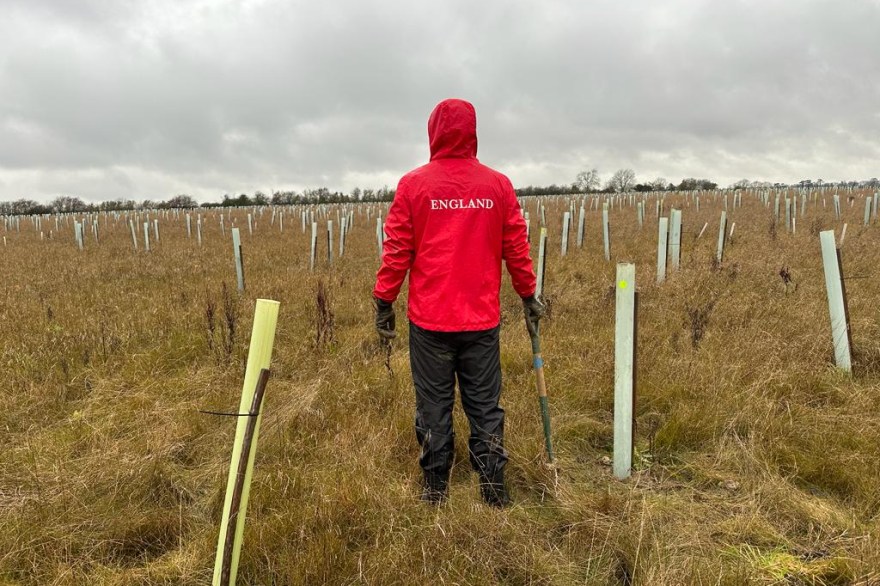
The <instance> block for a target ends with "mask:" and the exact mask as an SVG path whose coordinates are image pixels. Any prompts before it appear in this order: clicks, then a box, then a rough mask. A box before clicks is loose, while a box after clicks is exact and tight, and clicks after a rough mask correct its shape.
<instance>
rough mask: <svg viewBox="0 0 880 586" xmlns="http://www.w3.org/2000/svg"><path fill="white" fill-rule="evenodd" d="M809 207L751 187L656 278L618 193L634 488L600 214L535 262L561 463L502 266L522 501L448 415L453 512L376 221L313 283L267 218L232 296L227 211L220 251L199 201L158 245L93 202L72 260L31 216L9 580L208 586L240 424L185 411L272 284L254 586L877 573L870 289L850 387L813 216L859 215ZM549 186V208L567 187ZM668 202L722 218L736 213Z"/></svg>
mask: <svg viewBox="0 0 880 586" xmlns="http://www.w3.org/2000/svg"><path fill="white" fill-rule="evenodd" d="M821 198H822V196H821V195H820V198H819V200H818V202H814V201H812V200H811V201H810V204H809V206H808V208H807V216H806V217H805V218H801V217H798V223H799V225H804V226H810V229H809V230H802V231H798V233H797V234H788V233H787V232H785V231H784V230H782V231H780V232H779V233H778V234H777V233H776V228H775V226H776V224H775V222H772V223H771V224H770V229H769V230H768V224H767V215H768V213H769V212H770V209H769V208H767V207H765V206H764V205H763V204H761V203H759V202H758V201H757V200H756V199H755V198H754V197H752V196H751V195H746V196H744V197H743V207H742V208H732V207H731V209H729V211H728V214H729V221H730V222H734V221H735V222H736V225H737V228H736V245H735V246H731V247H728V249H727V250H726V251H725V256H724V263H723V267H721V270H718V271H713V270H710V266H711V260H710V259H711V258H713V257H714V254H715V248H714V247H715V239H714V238H701V239H699V240H696V241H692V240H691V239H688V242H687V243H686V244H684V245H683V250H682V266H681V269H680V270H679V271H672V270H671V268H670V270H669V273H668V277H667V280H666V282H665V283H663V284H662V285H660V286H657V285H655V274H656V264H655V262H656V238H657V234H656V225H655V224H654V215H653V213H652V212H653V209H654V208H653V206H652V205H648V206H646V208H647V209H648V211H649V213H648V214H646V218H645V227H644V228H643V229H642V230H639V229H638V227H637V226H638V224H637V222H636V215H635V208H633V207H623V208H620V207H618V206H615V208H614V210H613V211H612V212H611V221H612V223H613V225H614V234H613V238H614V242H613V246H612V250H614V254H615V257H616V258H617V259H620V260H627V261H632V262H635V263H636V266H637V271H638V274H637V284H638V285H639V298H640V301H639V303H640V306H639V320H640V321H639V359H638V392H639V398H638V402H637V412H636V417H637V420H638V425H637V430H638V432H637V433H638V435H637V437H636V458H635V459H634V461H635V462H636V470H635V473H634V475H633V477H632V479H630V480H629V481H627V482H618V481H615V480H614V479H613V477H612V475H611V472H610V469H609V468H608V467H607V466H606V465H604V462H606V461H607V458H608V457H610V456H611V446H612V442H611V438H612V421H613V397H612V388H613V378H614V374H613V372H614V370H613V369H614V364H613V332H614V303H613V297H611V299H608V298H607V295H606V292H607V291H608V288H609V286H611V285H612V284H613V283H614V265H613V263H607V262H605V261H604V258H603V251H602V236H601V231H600V229H599V228H598V227H599V226H600V223H599V222H598V220H597V218H598V217H599V214H600V213H601V212H596V211H595V210H592V211H591V212H590V214H589V215H588V219H587V231H586V235H585V242H584V249H578V248H577V247H576V246H571V247H570V248H569V255H568V256H567V257H566V258H565V259H561V258H559V251H558V250H557V248H558V247H557V246H555V245H554V246H553V247H551V248H550V250H549V253H548V257H549V258H548V266H549V268H548V274H547V279H546V285H545V289H546V291H547V293H548V295H550V296H551V298H552V304H551V305H552V312H553V319H552V320H547V321H546V322H545V323H544V324H543V325H542V338H543V346H544V348H543V349H544V357H545V360H546V373H547V381H548V389H549V394H550V404H551V414H552V419H553V425H554V440H555V448H556V451H557V453H558V458H559V469H558V475H557V474H552V473H551V472H550V471H548V470H546V469H545V468H544V467H543V466H542V465H541V460H542V451H543V443H542V432H541V422H540V416H539V413H538V408H537V401H536V398H535V395H534V390H533V389H534V382H533V380H532V374H531V370H530V364H531V362H530V348H529V342H528V338H527V336H526V332H525V327H524V326H523V324H522V321H521V313H520V312H521V309H520V307H519V300H518V299H517V298H516V297H515V295H514V294H513V292H512V290H511V289H510V287H509V285H507V284H505V285H504V289H503V298H502V306H503V308H504V314H505V322H504V326H503V328H502V348H503V350H502V368H503V370H504V380H505V383H504V384H505V390H504V394H503V396H502V399H503V405H504V407H505V409H506V411H507V417H508V422H507V446H508V448H509V450H510V453H511V463H510V466H509V476H510V481H511V484H512V492H513V494H514V498H515V500H516V505H515V506H514V507H513V508H511V509H509V510H504V511H496V510H494V509H488V508H486V507H483V506H482V505H480V503H479V497H478V493H477V486H476V480H475V479H474V478H473V476H472V475H471V473H470V471H469V469H468V466H467V447H466V439H467V438H466V436H467V433H466V420H465V419H464V416H463V414H462V413H461V412H460V409H457V410H456V416H455V425H456V429H457V430H458V438H457V445H456V449H457V452H458V453H457V458H456V461H457V462H458V463H457V464H456V466H455V468H454V470H453V479H452V487H451V496H450V500H449V503H448V504H447V505H446V506H445V507H444V508H442V509H440V510H439V511H435V510H433V509H430V508H428V507H425V506H424V505H423V504H422V503H420V502H419V501H418V500H417V498H416V495H417V485H418V469H417V464H416V461H417V457H418V446H417V445H416V442H415V440H414V439H413V432H412V414H413V397H412V390H411V388H410V381H409V378H408V377H409V367H408V354H407V337H406V329H407V328H406V321H405V318H404V316H405V303H404V302H402V301H401V302H398V303H397V305H396V309H397V312H398V325H397V331H398V334H399V336H398V338H397V339H396V340H395V341H394V343H393V346H392V351H391V354H390V359H389V368H386V366H385V352H384V350H381V349H378V348H377V345H376V342H375V338H374V334H373V328H372V313H371V311H372V310H371V307H370V295H369V292H370V288H371V286H372V280H373V277H374V274H375V269H376V264H377V262H378V259H377V257H376V248H375V233H374V229H375V223H374V222H368V221H367V219H366V217H365V216H360V215H356V218H355V229H354V231H353V232H352V233H350V234H349V237H348V238H347V240H346V255H347V256H346V257H345V258H342V259H334V267H333V269H332V271H330V269H329V267H327V266H325V264H324V263H319V267H318V271H317V272H316V273H315V274H312V273H310V272H309V271H308V254H309V244H308V238H309V235H308V233H306V234H302V233H301V232H300V226H299V222H298V221H296V222H289V223H286V227H285V232H284V233H279V232H278V231H277V229H272V228H270V227H269V222H268V221H266V220H265V218H264V219H262V220H260V221H259V226H260V229H259V231H255V233H254V235H253V237H252V238H251V237H248V239H247V240H246V245H247V249H248V259H249V262H248V266H247V271H248V274H247V282H248V291H247V292H246V293H245V294H243V295H241V296H240V295H239V294H237V293H236V292H235V291H234V290H229V289H228V288H227V287H226V285H225V283H226V282H231V279H232V278H234V264H233V259H232V255H231V253H230V247H229V246H228V238H227V239H222V237H221V234H220V228H219V220H218V219H217V218H216V217H214V216H213V215H212V214H211V213H208V214H207V216H206V217H205V227H204V229H203V236H204V243H205V246H204V248H202V249H199V247H198V245H197V244H196V241H195V238H193V239H192V240H188V239H187V238H186V229H185V220H184V218H183V217H181V218H177V219H175V218H167V219H166V218H160V223H161V224H162V229H163V232H162V235H163V236H162V241H161V242H160V243H156V244H155V249H154V251H153V252H151V253H149V254H147V253H144V252H143V250H140V251H139V252H138V253H136V254H135V253H133V252H132V250H131V240H130V233H129V232H128V226H127V224H126V223H124V222H123V221H122V220H120V222H119V224H118V225H116V224H115V223H114V221H113V219H112V218H111V220H110V223H109V224H107V225H106V226H105V224H104V220H103V219H102V223H101V229H102V232H101V238H102V241H101V245H100V246H97V247H96V246H95V245H94V243H93V242H92V241H91V239H89V238H87V240H86V249H85V251H83V252H79V251H78V250H76V247H75V246H74V244H73V242H72V238H69V239H65V238H62V237H61V235H59V237H58V238H56V239H53V240H51V241H44V242H41V241H40V239H39V234H38V233H33V231H30V230H27V229H26V227H27V222H26V221H23V222H22V231H21V233H20V234H19V233H14V234H13V233H10V234H7V237H8V246H7V247H6V248H5V249H0V274H2V275H3V278H4V281H3V287H0V324H2V329H0V380H2V381H3V382H4V386H3V390H2V392H0V433H2V434H3V446H4V449H3V450H0V584H24V585H41V586H42V585H47V584H59V585H60V584H70V585H82V584H120V585H121V584H156V585H158V584H178V585H189V584H191V585H203V584H206V583H209V582H210V576H211V572H212V567H213V559H214V552H215V547H216V543H217V532H218V529H219V518H220V513H221V508H222V499H223V490H224V488H225V484H226V474H227V471H228V466H229V455H230V449H231V440H232V437H233V435H234V422H231V421H229V420H228V419H229V418H219V417H211V416H208V415H204V414H200V413H199V410H200V409H207V410H217V411H233V410H235V408H236V406H237V405H238V398H239V393H240V387H241V380H242V377H243V372H244V360H245V358H246V353H247V347H248V341H249V340H248V338H249V333H250V327H251V316H252V311H253V304H254V299H255V298H257V297H268V298H273V299H277V300H279V301H280V302H281V316H280V319H279V324H278V332H277V336H276V343H275V356H274V360H273V378H272V382H271V383H270V384H269V387H268V389H267V393H266V400H265V408H264V419H263V427H262V429H261V433H260V444H259V450H258V456H257V463H256V468H255V472H254V480H253V488H252V493H251V502H250V508H249V510H248V515H247V527H246V531H245V541H244V548H243V551H242V562H241V572H240V576H239V582H240V583H241V584H360V583H363V584H426V583H432V584H433V583H460V584H548V585H549V584H552V585H567V584H609V585H622V584H651V585H673V584H676V585H677V584H731V585H734V584H817V585H818V584H870V583H872V581H873V582H877V581H878V580H880V575H878V570H877V568H880V544H878V537H880V535H878V519H880V516H878V514H880V460H878V458H877V446H878V445H880V378H878V376H880V367H878V364H880V359H878V356H880V320H878V314H877V310H876V307H877V305H876V302H877V301H876V300H877V299H878V296H880V279H875V278H860V279H857V280H853V281H850V282H849V283H848V284H847V295H848V300H849V313H850V318H851V320H852V324H853V332H852V337H853V344H854V347H855V348H856V349H857V353H856V355H855V357H854V363H855V373H854V375H853V376H851V377H850V376H844V375H841V374H840V373H838V372H836V371H835V369H834V368H833V367H832V366H831V360H832V354H831V335H830V330H829V326H828V320H827V302H826V299H825V290H824V278H823V274H822V266H821V259H820V253H819V244H818V238H817V236H816V234H814V233H813V232H814V230H816V229H818V227H821V226H827V227H829V228H830V227H835V228H839V227H840V226H842V223H843V222H845V221H849V222H850V224H851V225H857V224H858V223H859V221H860V218H859V217H858V216H859V215H860V211H859V210H858V209H857V208H858V206H854V208H853V209H855V210H856V211H853V210H851V209H850V208H849V207H846V208H845V209H844V210H843V211H844V217H843V218H842V219H841V220H840V222H838V221H837V220H835V219H834V216H833V210H832V209H831V208H830V207H829V208H827V209H825V208H823V206H822V201H821ZM828 198H829V199H830V194H829V195H828ZM547 204H548V209H547V216H548V224H549V225H551V226H557V225H559V222H558V221H557V220H558V219H559V217H560V216H561V213H562V211H563V210H564V209H567V206H568V203H567V201H562V202H551V201H548V202H547ZM527 205H528V206H530V208H529V209H530V211H531V212H532V213H531V216H532V218H533V219H534V218H536V217H539V214H537V213H536V212H535V208H534V205H535V203H534V200H532V201H529V202H528V203H527ZM671 205H676V206H678V207H680V208H682V209H683V214H684V220H685V222H687V223H688V224H689V225H695V226H702V225H703V224H704V223H705V222H709V229H708V230H707V233H712V231H713V230H717V226H718V217H719V216H720V210H721V209H722V207H721V203H720V201H719V202H715V203H713V202H712V198H711V197H709V196H705V195H704V196H703V197H702V198H701V210H700V212H697V211H696V209H695V206H694V204H693V203H690V205H689V204H688V201H687V200H685V199H683V198H682V197H681V196H669V197H667V200H666V207H665V209H666V210H667V211H668V209H669V207H670V206H671ZM771 205H772V197H771ZM799 212H800V210H799V209H798V213H799ZM265 213H271V212H270V211H268V210H267V211H266V212H265ZM258 214H259V213H258ZM288 214H289V212H288ZM850 215H851V216H852V217H849V216H850ZM258 218H259V216H258ZM235 221H237V222H238V223H239V224H240V223H242V222H243V221H246V211H244V210H235V211H233V212H232V214H231V217H227V218H226V223H227V234H228V227H229V226H231V225H232V223H233V222H235ZM62 228H63V229H64V230H67V227H65V226H62ZM534 228H535V225H533V230H532V234H533V235H535V234H537V230H535V229H534ZM271 230H274V231H271ZM70 231H71V232H72V228H70ZM321 241H322V240H321V239H319V242H321ZM552 241H553V242H556V240H555V239H554V240H552ZM878 245H880V232H878V227H877V226H876V225H874V226H871V227H870V228H868V229H867V230H865V231H864V232H863V233H861V234H860V237H859V238H851V239H848V240H847V242H846V245H845V247H844V249H843V251H842V257H843V259H844V263H845V270H846V271H847V274H851V275H872V274H875V273H876V268H875V267H876V263H877V260H878V253H877V250H878ZM317 256H318V258H319V259H324V258H326V255H325V254H322V253H321V252H319V254H318V255H317ZM780 267H782V268H783V270H780ZM331 273H332V274H331ZM334 275H335V276H334ZM785 275H788V280H787V279H786V276H785ZM343 276H344V279H343ZM795 276H796V279H795ZM794 280H796V281H797V287H794V286H793V282H794ZM783 285H784V287H785V290H784V291H783ZM331 286H332V290H331V289H330V288H331ZM331 301H332V308H331ZM312 341H315V342H316V343H317V345H318V346H320V347H321V348H322V350H321V351H320V352H316V348H315V344H313V343H312ZM391 367H393V368H391Z"/></svg>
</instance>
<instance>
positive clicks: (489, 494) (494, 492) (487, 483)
mask: <svg viewBox="0 0 880 586" xmlns="http://www.w3.org/2000/svg"><path fill="white" fill-rule="evenodd" d="M480 496H481V497H483V502H485V503H486V504H487V505H490V506H492V507H498V508H499V509H503V508H505V507H507V506H509V505H510V502H511V501H510V495H509V494H508V493H507V486H506V485H505V484H504V470H499V471H497V472H496V473H495V474H494V475H493V477H492V478H480Z"/></svg>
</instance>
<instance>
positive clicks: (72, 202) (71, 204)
mask: <svg viewBox="0 0 880 586" xmlns="http://www.w3.org/2000/svg"><path fill="white" fill-rule="evenodd" d="M49 207H51V208H52V211H54V212H60V213H69V212H85V211H88V209H89V206H88V205H87V204H86V202H84V201H83V200H81V199H80V198H78V197H71V196H69V195H62V196H60V197H56V198H55V199H53V200H52V203H50V204H49Z"/></svg>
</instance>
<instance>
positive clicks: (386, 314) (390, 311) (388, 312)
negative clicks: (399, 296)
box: [373, 297, 397, 340]
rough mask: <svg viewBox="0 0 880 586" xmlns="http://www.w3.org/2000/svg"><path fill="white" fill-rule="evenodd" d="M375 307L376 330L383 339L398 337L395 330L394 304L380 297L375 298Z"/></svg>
mask: <svg viewBox="0 0 880 586" xmlns="http://www.w3.org/2000/svg"><path fill="white" fill-rule="evenodd" d="M373 308H374V309H375V310H376V331H377V332H379V337H380V338H382V339H383V340H390V339H392V338H396V337H397V333H396V332H395V331H394V325H395V321H396V320H395V319H394V305H392V304H391V302H389V301H385V300H384V299H379V298H378V297H374V298H373Z"/></svg>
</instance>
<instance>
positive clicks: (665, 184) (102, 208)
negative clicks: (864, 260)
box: [0, 169, 880, 216]
mask: <svg viewBox="0 0 880 586" xmlns="http://www.w3.org/2000/svg"><path fill="white" fill-rule="evenodd" d="M823 186H834V187H853V188H857V187H868V188H874V189H877V188H880V180H878V179H877V178H876V177H872V178H871V179H868V180H863V181H840V182H825V181H823V180H822V179H816V180H813V179H802V180H801V181H799V182H797V183H793V184H787V183H771V182H769V181H752V180H749V179H741V180H739V181H736V182H735V183H732V184H731V185H730V186H729V187H730V188H731V189H766V188H784V187H800V188H809V187H823ZM717 187H718V184H717V183H716V182H714V181H711V180H709V179H698V178H695V177H685V178H684V179H682V180H681V181H680V182H679V183H677V184H675V183H671V182H669V181H667V180H666V179H664V178H663V177H657V178H655V179H654V180H652V181H644V182H638V181H637V180H636V174H635V171H633V170H632V169H618V170H617V171H615V172H614V173H613V174H612V175H611V177H610V178H609V179H608V180H607V181H605V182H604V183H602V181H601V178H600V176H599V171H598V170H596V169H588V170H585V171H581V172H580V173H578V174H577V176H576V177H575V180H574V181H573V182H571V183H568V184H560V185H557V184H555V183H553V184H550V185H529V186H527V187H519V188H517V189H516V194H517V195H518V196H520V197H524V196H532V195H558V194H578V193H622V192H625V191H639V192H644V191H693V190H697V189H699V190H712V189H716V188H717ZM394 193H395V190H394V189H391V188H389V187H388V186H387V185H386V186H384V187H382V188H380V189H369V188H365V189H361V188H360V187H355V188H354V189H352V190H351V192H350V193H343V192H340V191H330V190H329V189H328V188H326V187H318V188H316V189H305V190H303V191H302V192H297V191H274V192H272V194H271V195H268V194H265V193H263V192H262V191H257V192H255V193H254V194H253V195H247V194H245V193H242V194H239V195H228V194H227V195H224V196H223V199H222V200H220V201H215V202H205V203H201V204H200V203H198V202H197V201H196V200H195V198H194V197H192V196H190V195H186V194H180V195H176V196H174V197H172V198H170V199H168V200H165V201H154V200H150V199H147V200H143V201H139V202H138V201H134V200H129V199H114V200H109V201H102V202H99V203H89V202H85V201H83V200H82V199H80V198H79V197H74V196H69V195H62V196H59V197H56V198H55V199H53V200H52V201H50V202H49V203H40V202H37V201H34V200H32V199H18V200H15V201H0V216H17V215H39V214H53V213H83V212H112V211H124V210H139V209H175V208H179V209H190V208H198V207H202V208H208V207H245V206H261V205H308V204H325V203H356V202H383V201H385V202H387V201H391V200H392V199H394Z"/></svg>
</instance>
